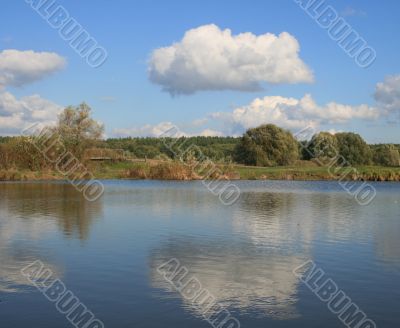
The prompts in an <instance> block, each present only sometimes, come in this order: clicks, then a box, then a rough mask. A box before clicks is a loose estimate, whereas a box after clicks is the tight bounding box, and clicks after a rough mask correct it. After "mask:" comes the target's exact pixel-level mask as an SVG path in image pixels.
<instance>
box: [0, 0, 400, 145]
mask: <svg viewBox="0 0 400 328" xmlns="http://www.w3.org/2000/svg"><path fill="white" fill-rule="evenodd" d="M56 4H58V5H62V6H63V7H64V8H65V9H67V10H68V12H69V14H70V16H71V17H73V18H74V19H76V21H78V22H79V23H80V24H81V25H82V26H83V27H84V28H85V29H86V30H87V31H88V32H89V34H90V36H92V37H94V38H95V39H96V40H97V41H98V43H99V44H100V45H101V46H103V47H104V48H105V49H106V51H107V53H108V58H107V60H106V62H105V63H104V64H103V65H101V66H100V67H97V68H93V67H90V66H89V65H88V64H87V63H86V61H85V59H84V58H81V57H80V56H79V55H78V54H77V53H76V52H75V51H74V49H72V48H71V47H70V45H69V44H68V42H66V41H65V40H63V39H62V38H61V37H60V35H59V33H58V31H57V30H56V29H54V28H52V27H51V26H49V24H48V22H47V21H46V20H44V19H43V18H42V17H40V15H39V14H38V13H37V12H36V11H35V10H33V9H32V8H31V6H30V4H28V3H26V2H25V1H23V0H2V1H1V2H0V5H1V11H0V52H3V51H6V50H10V49H13V50H17V51H20V52H22V51H28V50H32V51H33V52H34V53H41V52H48V53H55V54H57V55H58V56H60V57H62V58H64V60H65V64H64V65H61V66H62V67H61V66H57V68H54V71H51V69H49V70H48V71H46V73H43V72H42V73H43V76H40V77H39V75H35V77H38V78H37V79H31V80H30V81H29V83H28V82H26V83H25V82H24V83H20V84H18V85H17V84H16V83H11V82H9V83H3V84H4V85H3V87H2V86H1V74H2V69H3V71H4V72H9V71H10V68H9V67H8V66H7V67H6V68H4V67H5V66H6V65H9V63H10V61H5V63H3V66H2V64H1V56H0V95H1V93H7V95H8V98H7V99H10V95H12V96H13V97H14V99H13V101H14V102H18V104H19V105H21V102H23V103H24V104H27V103H29V102H32V101H33V100H32V99H33V98H32V95H36V97H37V99H36V104H38V103H39V102H38V99H39V97H40V100H42V101H44V102H43V103H44V104H45V105H46V106H49V104H48V102H51V104H53V105H54V106H56V105H57V106H60V107H63V106H66V105H77V104H79V103H80V102H82V101H86V102H87V103H88V104H89V105H90V106H91V107H92V108H93V115H94V117H95V118H96V119H98V120H100V121H102V122H103V123H104V124H105V126H106V133H107V136H116V135H121V136H125V135H154V131H155V130H154V127H156V126H158V125H159V124H160V123H163V122H164V123H166V122H169V123H170V124H177V125H178V126H179V128H181V129H182V130H183V131H184V132H185V133H187V134H200V133H202V132H204V131H208V134H213V133H214V134H224V135H227V134H231V135H232V134H234V135H236V134H240V133H241V132H243V131H244V130H245V129H246V128H248V127H251V126H252V125H254V124H255V122H259V123H260V124H261V123H269V122H272V123H276V124H279V125H282V126H283V127H286V128H289V129H291V130H293V131H296V129H297V130H298V129H299V128H300V127H301V124H303V123H304V124H308V123H310V122H311V123H315V124H316V127H317V128H318V129H321V130H332V131H342V130H345V131H347V130H350V131H355V132H358V133H360V134H361V135H362V136H364V137H365V139H366V140H367V141H369V142H396V143H400V132H399V125H398V124H399V118H400V108H398V107H397V105H399V104H400V95H399V94H400V91H399V89H398V88H397V87H400V82H399V81H400V80H399V79H397V77H398V74H400V68H399V60H398V58H399V57H398V56H399V55H398V54H399V53H400V41H399V38H398V37H397V34H396V33H397V32H399V31H400V21H399V20H398V12H399V11H400V2H398V1H395V0H393V1H389V0H386V1H379V2H378V1H361V0H359V1H328V0H326V1H325V5H331V6H332V7H333V8H335V9H336V10H337V12H338V13H339V14H340V16H342V17H344V18H345V20H346V21H347V22H348V23H350V24H351V27H352V28H353V29H354V30H355V31H357V32H358V33H359V35H360V36H362V37H363V38H364V39H365V40H366V41H367V43H368V45H369V46H371V47H373V49H375V51H376V60H375V61H374V62H373V63H372V65H371V66H370V67H368V68H361V67H359V66H358V65H357V64H356V63H355V61H354V59H353V58H351V57H349V56H348V55H347V54H346V52H345V51H343V49H341V48H340V47H339V46H338V44H337V43H336V42H335V41H333V40H331V38H330V37H329V35H328V32H327V30H326V29H322V28H321V27H320V26H319V25H318V24H317V23H316V22H315V20H313V19H312V18H311V17H309V16H308V15H307V14H306V13H305V12H304V11H303V10H302V9H301V7H300V6H299V5H298V4H296V3H295V2H294V1H293V0H279V1H267V0H262V1H219V2H218V3H217V2H215V1H201V2H200V1H198V2H196V3H195V2H192V1H191V2H189V1H168V2H166V1H118V0H117V1H112V2H111V1H102V0H100V1H91V2H89V1H86V2H83V1H78V0H74V1H71V0H70V1H62V0H57V1H56ZM210 24H214V25H216V26H217V27H218V29H219V30H221V31H223V30H225V29H230V30H231V35H232V36H233V37H234V36H236V35H237V34H240V33H244V32H250V33H252V34H253V35H254V37H257V36H260V35H263V34H266V33H272V34H275V35H276V36H278V35H279V34H280V33H282V32H287V33H289V34H290V35H291V37H293V38H294V39H295V40H297V42H298V44H299V46H300V52H299V53H298V57H299V60H300V61H301V62H302V63H304V65H306V67H307V68H308V69H309V72H312V75H313V82H312V83H308V82H302V81H300V82H299V81H296V82H292V81H287V80H288V77H286V78H284V79H283V80H284V81H283V82H282V81H280V82H278V83H271V79H272V78H270V76H268V74H269V71H268V70H266V72H265V74H264V75H263V77H261V78H259V79H258V81H257V82H259V84H260V85H261V86H262V90H256V91H248V90H246V91H243V90H240V88H232V87H231V84H229V83H228V84H226V83H227V79H228V78H225V77H224V78H223V81H222V82H221V85H219V86H218V87H215V86H205V87H204V88H199V89H198V90H197V89H196V87H194V88H195V89H194V90H195V91H194V93H191V94H185V93H179V92H178V94H177V95H171V94H169V93H168V92H165V91H163V90H162V85H161V84H162V83H160V82H159V81H158V82H157V81H154V79H153V81H150V79H149V73H148V70H149V67H150V64H149V62H151V55H152V53H153V51H154V50H156V49H158V48H160V47H171V46H172V45H173V43H175V42H181V40H182V38H183V37H184V35H185V33H186V32H187V31H189V30H191V29H197V28H200V27H202V26H210ZM217 32H218V30H217ZM210 33H211V34H209V35H211V37H212V36H213V35H214V34H212V33H214V32H210ZM233 40H235V39H233ZM227 42H228V41H227ZM229 42H230V41H229ZM193 43H196V40H194V41H193ZM282 44H283V46H282V47H283V48H285V45H284V41H282ZM195 46H196V45H195ZM221 47H223V45H221ZM223 49H224V53H225V50H226V49H225V48H223ZM186 51H187V48H186ZM193 51H194V54H196V50H195V49H194V50H193ZM226 52H227V53H228V55H230V54H229V51H226ZM276 52H278V51H276ZM14 54H15V53H14ZM161 55H162V54H161ZM265 56H266V58H267V60H269V59H268V58H269V57H268V56H269V54H268V53H267V54H265ZM24 58H25V57H24ZM274 58H275V59H274V60H276V61H278V64H277V65H278V66H280V65H283V64H281V59H280V58H277V55H275V56H274ZM178 59H179V60H182V58H181V57H179V58H178ZM178 59H177V60H178ZM213 59H215V58H214V57H213V56H212V53H211V52H210V57H209V58H208V59H206V60H205V62H203V64H202V65H208V63H210V64H211V62H212V61H213ZM24 61H25V62H26V61H29V59H26V60H24ZM153 63H154V62H153ZM156 64H157V62H156V63H155V65H156ZM217 66H218V65H217ZM261 68H262V67H261ZM205 69H206V68H205ZM21 70H22V68H21V69H20V68H18V69H16V68H15V67H13V71H12V72H13V74H17V73H15V72H16V71H17V72H18V74H22V73H21ZM50 71H51V72H50ZM4 72H3V73H4ZM49 72H50V73H49ZM47 73H48V74H47ZM186 73H187V72H182V74H181V75H179V76H178V77H177V78H178V79H179V78H180V79H182V78H183V76H184V74H186ZM230 73H232V70H230V72H224V71H222V69H221V74H227V75H229V74H230ZM4 74H5V73H4ZM171 74H172V73H171ZM210 74H211V73H210ZM24 76H25V75H24ZM388 77H391V79H390V78H388ZM21 78H23V77H21ZM174 79H175V75H172V76H170V77H168V79H167V80H168V81H167V83H170V82H171V81H174V82H175V80H174ZM289 79H290V74H289ZM385 79H386V80H385ZM155 80H157V79H155ZM193 80H196V75H194V76H193V75H190V76H189V77H187V80H184V79H183V80H182V84H181V85H185V83H186V82H187V81H189V82H190V83H191V82H192V81H193ZM300 80H301V78H300ZM304 80H306V79H304ZM398 82H399V83H398ZM193 83H195V84H196V82H193ZM199 83H200V82H199ZM377 83H384V84H383V85H382V88H381V91H382V93H383V94H381V97H380V98H379V100H377V98H376V96H374V94H375V92H376V87H377ZM385 83H386V84H385ZM202 85H203V84H202ZM164 86H165V85H164ZM307 94H309V95H310V97H311V98H312V100H313V102H315V104H316V108H313V109H312V111H317V110H318V111H320V113H318V114H316V116H315V114H312V115H311V114H310V111H309V110H308V107H307V108H306V107H304V106H303V107H302V105H300V104H297V103H293V104H290V105H288V101H287V99H289V98H290V99H292V98H293V99H297V100H299V101H300V100H301V99H303V97H304V96H305V95H307ZM272 96H280V97H282V99H280V100H279V101H278V103H279V104H278V107H279V106H280V107H279V109H277V108H272V107H271V106H272V105H271V102H272V98H269V97H272ZM397 96H398V97H399V98H396V97H397ZM27 97H28V98H27ZM265 97H267V98H265ZM257 98H259V99H260V100H262V101H261V102H260V104H259V106H258V107H257V106H256V107H257V108H258V109H254V106H255V104H254V100H255V99H257ZM0 99H1V98H0ZM24 99H25V100H24ZM327 103H334V104H335V105H334V106H331V107H329V108H328V107H327V106H326V104H327ZM337 104H340V105H342V107H338V108H337V106H338V105H337ZM360 105H364V106H366V107H368V109H365V108H361V107H359V106H360ZM2 106H3V107H4V108H3V111H2V109H1V108H2ZM7 106H11V105H10V101H8V102H7V101H4V100H3V102H1V100H0V134H17V129H18V128H20V127H21V124H22V123H21V122H20V121H21V120H16V119H14V120H11V119H9V120H8V121H6V119H7V117H8V118H10V115H11V114H10V113H12V115H18V113H17V111H18V109H10V108H7ZM37 106H38V105H37ZM260 106H261V107H260ZM263 106H265V108H266V109H265V112H263V113H260V111H261V112H262V111H263V110H264V109H263V108H264V107H263ZM335 106H336V107H335ZM16 107H17V106H16ZM54 108H55V107H54ZM54 108H51V109H49V112H51V113H54V112H56V109H54ZM57 108H59V107H57ZM237 109H242V110H241V111H237V112H236V114H234V111H235V110H237ZM22 110H24V109H21V111H22ZM277 110H278V114H279V115H281V114H282V113H283V114H284V115H283V116H282V115H281V116H279V115H278V116H279V117H278V116H277V117H275V118H274V119H271V120H270V119H269V115H270V114H273V113H275V114H277ZM336 110H337V111H342V112H343V111H344V112H345V111H346V110H347V111H349V113H350V112H351V113H352V114H349V115H348V116H349V118H346V119H343V117H347V114H346V113H342V114H341V116H340V117H339V118H337V117H335V114H334V112H335V111H336ZM285 111H287V112H288V113H289V114H286V113H285ZM296 111H297V112H296ZM324 111H325V113H324ZM328 111H330V114H329V115H328V114H326V112H328ZM2 112H3V116H4V117H5V118H4V117H3V118H2ZM239 112H240V113H241V114H240V115H239ZM243 112H244V114H243ZM215 113H219V114H217V115H216V114H215ZM221 113H225V115H223V114H221ZM363 113H366V114H365V116H366V117H363V115H364V114H363ZM257 115H259V116H257ZM313 115H314V116H313ZM326 115H328V116H326ZM50 116H51V115H49V117H48V119H49V120H51V117H50ZM24 117H26V115H25V116H24ZM2 119H3V120H4V121H3V127H2V124H1V122H2ZM199 120H201V122H202V123H203V124H200V123H199V122H200V121H199ZM314 121H315V122H314ZM4 122H5V123H4ZM12 122H16V123H15V127H14V126H12V124H13V123H12ZM194 122H197V123H194ZM160 127H161V126H160ZM157 131H158V130H157ZM210 131H211V132H210ZM203 134H207V132H205V133H203Z"/></svg>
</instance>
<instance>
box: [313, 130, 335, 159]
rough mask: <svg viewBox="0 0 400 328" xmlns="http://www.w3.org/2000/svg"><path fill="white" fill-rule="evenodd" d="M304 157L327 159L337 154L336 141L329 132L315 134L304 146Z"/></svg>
mask: <svg viewBox="0 0 400 328" xmlns="http://www.w3.org/2000/svg"><path fill="white" fill-rule="evenodd" d="M306 148H307V149H306V156H307V157H306V159H311V158H317V159H319V160H320V161H327V160H329V159H331V158H334V157H336V156H337V155H338V151H339V150H338V148H339V147H338V141H337V139H336V137H335V136H334V135H333V134H330V133H329V132H320V133H317V134H315V135H314V136H313V137H312V138H311V141H310V142H309V144H308V145H307V146H306Z"/></svg>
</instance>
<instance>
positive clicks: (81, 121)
mask: <svg viewBox="0 0 400 328" xmlns="http://www.w3.org/2000/svg"><path fill="white" fill-rule="evenodd" d="M49 129H50V130H51V131H52V132H54V134H55V135H57V136H59V137H60V138H61V139H62V142H63V144H64V146H65V148H66V149H67V150H68V151H70V152H71V153H72V154H73V155H74V156H75V157H76V158H77V159H79V160H82V161H83V160H84V154H85V152H86V151H87V150H89V149H93V148H101V149H111V150H117V149H118V150H123V151H124V153H125V154H126V156H129V157H131V158H148V159H160V160H162V159H172V160H178V159H181V158H178V157H180V156H181V154H182V148H185V147H188V146H189V145H195V146H196V147H193V149H192V150H191V151H190V152H189V151H188V152H184V153H185V156H188V157H190V158H191V159H193V158H199V157H200V156H203V157H204V156H206V157H207V158H209V159H211V160H212V161H215V162H218V163H239V164H245V165H251V166H285V165H294V164H296V162H297V161H299V160H303V161H315V162H317V163H318V164H320V165H323V164H325V163H326V164H327V163H329V162H330V160H331V159H332V158H333V157H335V156H338V155H340V158H342V161H345V162H346V163H345V164H346V165H347V164H348V165H380V166H388V167H390V166H400V154H399V150H400V145H398V144H397V145H396V144H379V145H368V144H367V143H366V142H365V141H364V139H363V138H362V137H361V136H360V135H358V134H356V133H352V132H341V133H336V134H330V133H328V132H319V133H317V134H315V135H314V136H313V137H312V138H311V140H308V141H298V140H296V138H294V136H293V134H292V133H291V132H290V131H288V130H285V129H282V128H280V127H278V126H276V125H273V124H266V125H261V126H259V127H256V128H253V129H249V130H247V131H246V132H245V133H244V134H243V136H242V137H201V136H197V137H181V138H179V139H177V140H174V142H171V140H168V139H167V140H166V139H162V138H139V137H131V138H109V139H106V140H104V139H102V134H103V131H104V127H103V126H102V125H101V124H99V123H98V122H96V121H95V120H94V119H93V118H91V109H90V107H89V106H88V105H86V104H85V103H82V104H80V105H79V106H76V107H72V106H69V107H67V108H65V109H64V111H63V112H62V113H61V115H60V117H59V120H58V123H57V124H56V125H55V126H53V127H49ZM32 138H35V137H25V136H18V137H0V169H10V168H16V169H28V170H32V171H35V170H40V169H44V168H49V169H51V166H52V164H51V163H48V161H46V159H45V157H44V156H43V155H42V154H41V153H40V150H39V149H37V147H35V146H34V142H32V141H33V140H32ZM50 141H51V140H49V141H48V142H50ZM171 145H173V146H172V148H171Z"/></svg>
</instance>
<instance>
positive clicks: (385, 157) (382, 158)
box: [373, 144, 400, 166]
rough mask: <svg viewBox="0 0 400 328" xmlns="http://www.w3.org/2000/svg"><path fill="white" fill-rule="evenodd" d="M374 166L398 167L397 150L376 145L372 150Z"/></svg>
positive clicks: (392, 147) (398, 156)
mask: <svg viewBox="0 0 400 328" xmlns="http://www.w3.org/2000/svg"><path fill="white" fill-rule="evenodd" d="M373 161H374V164H377V165H382V166H400V154H399V150H398V149H397V148H396V147H395V146H394V145H390V144H389V145H378V146H376V147H374V149H373Z"/></svg>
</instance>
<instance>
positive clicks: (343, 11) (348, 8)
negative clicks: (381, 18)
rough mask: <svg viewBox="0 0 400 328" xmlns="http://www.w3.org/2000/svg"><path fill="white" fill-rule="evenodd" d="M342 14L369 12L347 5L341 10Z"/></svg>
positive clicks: (350, 14) (363, 14)
mask: <svg viewBox="0 0 400 328" xmlns="http://www.w3.org/2000/svg"><path fill="white" fill-rule="evenodd" d="M341 15H342V16H363V17H365V16H367V13H366V12H365V11H363V10H359V9H355V8H353V7H350V6H347V7H346V8H344V9H343V10H342V12H341Z"/></svg>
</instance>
